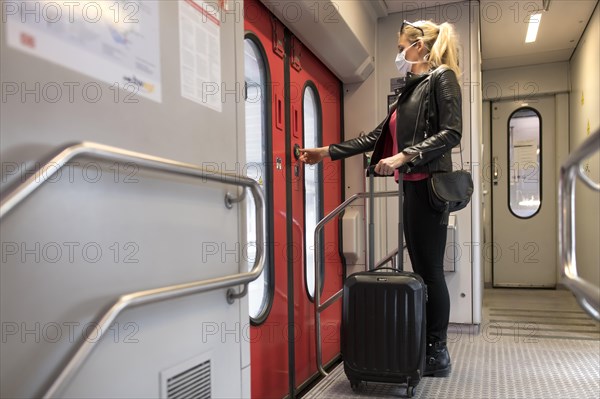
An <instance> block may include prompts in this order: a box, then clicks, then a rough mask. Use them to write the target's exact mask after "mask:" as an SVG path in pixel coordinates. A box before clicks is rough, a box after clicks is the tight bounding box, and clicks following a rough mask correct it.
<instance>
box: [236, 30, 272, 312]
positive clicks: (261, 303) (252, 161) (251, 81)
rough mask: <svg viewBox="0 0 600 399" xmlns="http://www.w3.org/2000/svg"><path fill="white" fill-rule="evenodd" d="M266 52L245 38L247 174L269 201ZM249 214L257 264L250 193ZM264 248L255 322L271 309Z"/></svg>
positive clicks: (253, 297)
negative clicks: (263, 261) (258, 185)
mask: <svg viewBox="0 0 600 399" xmlns="http://www.w3.org/2000/svg"><path fill="white" fill-rule="evenodd" d="M262 54H263V53H262V52H261V51H260V49H259V47H258V45H257V44H256V43H255V42H254V41H253V40H252V39H250V38H246V39H245V41H244V67H245V70H246V76H245V81H246V96H245V97H246V100H245V106H246V165H244V168H243V170H244V172H245V174H246V175H247V176H248V177H250V178H251V179H254V180H256V181H257V182H258V183H259V184H260V185H261V187H262V189H263V191H264V194H265V199H266V201H267V204H269V202H270V201H269V198H270V186H269V184H270V179H269V178H268V173H267V172H268V169H267V162H266V161H267V159H268V152H267V151H268V149H269V148H270V146H269V140H268V134H269V129H267V126H268V124H267V121H266V112H265V110H266V108H267V99H266V95H265V93H266V92H267V89H266V80H267V79H266V69H265V62H264V58H263V55H262ZM244 203H245V204H246V213H247V220H248V224H247V227H246V237H247V242H248V245H247V246H246V248H245V250H244V251H243V253H244V255H245V259H246V261H247V263H248V266H249V267H251V266H252V265H253V264H254V260H255V258H256V226H255V218H256V212H255V208H254V207H255V205H254V200H253V198H252V196H251V195H247V196H246V200H245V202H244ZM269 209H270V207H269V206H267V210H269ZM267 213H268V212H267ZM265 218H266V221H269V219H270V217H269V215H267V214H266V215H265ZM270 225H271V224H270V223H265V226H267V242H269V237H270V236H271V231H270V229H269V227H268V226H270ZM267 248H268V247H265V248H263V250H265V267H264V269H263V272H262V273H261V275H260V276H259V277H258V278H257V279H256V280H254V281H252V282H251V283H250V284H249V288H248V296H249V307H250V318H251V319H252V320H254V321H256V320H258V319H260V318H262V317H263V316H264V314H265V313H266V311H267V309H268V301H269V298H271V295H269V287H270V286H271V284H270V283H271V279H272V276H271V274H272V268H271V264H270V263H271V259H270V258H271V257H270V256H269V252H268V251H267Z"/></svg>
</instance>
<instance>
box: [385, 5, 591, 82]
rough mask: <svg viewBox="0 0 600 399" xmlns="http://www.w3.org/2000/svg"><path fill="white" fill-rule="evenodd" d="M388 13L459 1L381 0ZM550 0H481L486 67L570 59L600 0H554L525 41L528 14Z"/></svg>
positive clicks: (484, 64)
mask: <svg viewBox="0 0 600 399" xmlns="http://www.w3.org/2000/svg"><path fill="white" fill-rule="evenodd" d="M380 2H383V3H384V6H385V7H386V8H387V13H395V12H406V11H410V10H414V9H416V8H417V7H418V8H428V7H434V6H437V5H444V4H450V3H456V2H457V1H456V0H419V1H405V0H380ZM547 2H548V0H480V20H481V52H482V69H483V70H488V69H498V68H509V67H516V66H523V65H535V64H543V63H549V62H560V61H568V60H569V59H570V58H571V55H572V54H573V51H574V50H575V47H576V46H577V43H578V42H579V39H580V37H581V35H582V34H583V31H584V29H585V26H586V25H587V23H588V21H589V19H590V17H591V16H592V12H593V11H594V7H596V5H597V4H598V0H550V1H549V4H548V10H547V11H542V20H541V23H540V28H539V31H538V37H537V40H536V41H535V42H534V43H527V44H526V43H525V35H526V33H527V23H528V20H529V19H528V15H529V14H530V13H531V12H533V11H536V10H542V9H543V7H544V3H547Z"/></svg>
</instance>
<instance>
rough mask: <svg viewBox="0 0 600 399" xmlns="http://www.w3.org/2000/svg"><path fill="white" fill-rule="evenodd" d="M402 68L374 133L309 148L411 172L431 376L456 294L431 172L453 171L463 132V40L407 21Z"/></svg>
mask: <svg viewBox="0 0 600 399" xmlns="http://www.w3.org/2000/svg"><path fill="white" fill-rule="evenodd" d="M396 66H397V68H398V71H399V72H400V76H401V77H403V76H406V77H407V79H406V86H405V87H404V89H403V92H402V94H401V95H400V96H399V97H398V99H397V100H396V102H395V103H394V104H393V105H392V106H391V107H390V112H389V114H388V116H387V117H386V118H385V120H384V121H383V122H381V124H380V125H379V126H377V128H376V129H375V130H373V131H372V132H371V133H369V134H368V135H366V136H363V137H358V138H355V139H351V140H348V141H345V142H343V143H339V144H332V145H329V146H326V147H320V148H312V149H303V150H301V156H300V160H301V161H302V162H305V163H308V164H315V163H317V162H320V161H321V160H323V159H324V158H326V157H330V158H331V159H333V160H336V159H341V158H346V157H349V156H352V155H356V154H360V153H363V152H366V151H373V155H372V157H371V164H372V165H376V167H375V172H377V173H378V174H380V175H391V174H393V173H395V174H396V180H398V176H399V170H401V171H403V172H404V173H405V174H404V182H403V184H404V221H405V224H404V236H405V240H406V246H407V249H408V253H409V256H410V260H411V263H412V266H413V270H414V271H415V272H417V273H418V274H420V275H421V277H422V278H423V280H424V281H425V284H427V292H428V302H427V352H426V353H427V354H426V356H427V358H426V369H425V372H424V375H426V376H427V375H433V376H446V375H448V373H449V372H450V355H449V354H448V349H447V347H446V337H447V330H448V320H449V314H450V297H449V294H448V288H447V286H446V280H445V278H444V270H443V262H444V250H445V247H446V225H445V224H444V222H443V217H444V215H443V214H442V213H438V212H437V211H435V210H433V209H432V208H431V206H430V205H429V197H428V195H429V194H428V189H427V180H428V178H429V177H430V175H431V173H435V172H449V171H451V170H452V162H451V150H452V147H454V146H456V145H457V144H459V142H460V139H461V134H462V117H461V113H462V108H461V91H460V86H459V83H458V76H459V75H460V71H459V68H458V49H457V39H456V37H455V35H454V28H453V27H452V25H450V24H448V23H443V24H441V25H437V24H435V23H433V22H431V21H418V22H415V23H409V22H407V21H404V22H403V23H402V26H401V28H400V32H399V33H398V55H397V57H396Z"/></svg>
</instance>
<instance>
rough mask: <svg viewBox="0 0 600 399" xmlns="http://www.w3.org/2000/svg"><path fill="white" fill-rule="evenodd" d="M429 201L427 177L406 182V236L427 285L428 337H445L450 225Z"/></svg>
mask: <svg viewBox="0 0 600 399" xmlns="http://www.w3.org/2000/svg"><path fill="white" fill-rule="evenodd" d="M441 220H442V214H441V213H438V212H436V211H434V210H433V209H432V208H431V206H430V205H429V198H428V192H427V180H421V181H415V182H412V181H405V182H404V237H405V240H406V247H407V249H408V254H409V256H410V261H411V263H412V267H413V270H414V271H415V272H416V273H418V274H419V275H420V276H421V277H422V278H423V280H424V281H425V284H426V285H427V295H428V300H427V340H428V341H429V342H431V341H434V342H435V341H445V340H446V336H447V331H448V320H449V318H450V295H449V294H448V287H447V286H446V279H445V278H444V251H445V249H446V235H447V226H445V225H441V224H440V221H441Z"/></svg>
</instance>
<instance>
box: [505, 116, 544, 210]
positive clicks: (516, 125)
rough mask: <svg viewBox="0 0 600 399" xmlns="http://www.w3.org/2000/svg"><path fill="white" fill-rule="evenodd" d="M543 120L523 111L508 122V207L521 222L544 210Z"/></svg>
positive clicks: (511, 117)
mask: <svg viewBox="0 0 600 399" xmlns="http://www.w3.org/2000/svg"><path fill="white" fill-rule="evenodd" d="M541 136H542V135H541V119H540V115H539V114H538V112H537V111H536V110H534V109H533V108H521V109H518V110H516V111H515V112H513V113H512V114H511V116H510V118H509V120H508V157H509V165H510V171H509V172H510V177H509V179H507V182H508V184H509V187H508V192H509V207H510V211H511V212H512V213H513V214H514V215H515V216H517V217H519V218H529V217H532V216H533V215H535V214H536V213H537V212H538V211H539V209H540V207H541V204H542V203H541V199H542V198H541V192H542V190H541V170H542V169H541V166H542V165H541V161H542V159H541Z"/></svg>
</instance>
